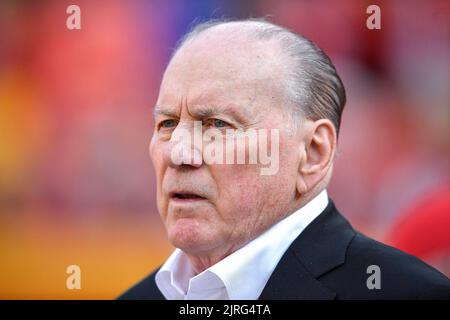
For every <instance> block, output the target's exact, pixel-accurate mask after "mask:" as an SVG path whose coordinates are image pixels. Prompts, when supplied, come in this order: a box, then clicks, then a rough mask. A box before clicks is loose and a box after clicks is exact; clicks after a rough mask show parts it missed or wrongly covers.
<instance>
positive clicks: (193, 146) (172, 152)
mask: <svg viewBox="0 0 450 320" xmlns="http://www.w3.org/2000/svg"><path fill="white" fill-rule="evenodd" d="M200 131H201V127H200ZM166 144H167V145H166V148H165V150H164V155H163V156H164V161H166V163H168V165H169V166H170V167H172V168H179V167H185V166H190V167H192V168H198V167H200V166H201V165H202V163H203V155H202V136H201V132H200V133H199V132H198V126H193V125H181V124H180V125H178V126H177V128H175V130H174V131H173V132H172V136H171V138H170V140H169V141H168V142H167V143H166Z"/></svg>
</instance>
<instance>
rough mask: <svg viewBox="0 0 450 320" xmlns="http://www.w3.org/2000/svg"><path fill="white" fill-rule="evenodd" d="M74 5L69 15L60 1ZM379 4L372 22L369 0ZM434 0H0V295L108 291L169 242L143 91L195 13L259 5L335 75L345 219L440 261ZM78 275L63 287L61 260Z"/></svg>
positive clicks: (439, 11) (445, 82)
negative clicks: (71, 21) (339, 88)
mask: <svg viewBox="0 0 450 320" xmlns="http://www.w3.org/2000/svg"><path fill="white" fill-rule="evenodd" d="M70 4H77V5H78V6H79V7H80V8H81V30H68V29H67V28H66V19H67V17H68V14H67V13H66V8H67V7H68V6H69V5H70ZM371 4H377V5H378V6H380V8H381V30H368V29H367V27H366V19H367V18H368V16H369V15H368V14H367V13H366V8H367V7H368V6H369V5H371ZM449 12H450V11H449V2H448V1H445V0H442V1H425V0H423V1H275V0H273V1H268V0H261V1H256V0H255V1H246V2H243V1H225V0H224V1H217V0H216V1H181V0H180V1H173V0H171V1H162V0H160V1H158V0H155V1H101V0H97V1H78V0H77V1H2V2H1V3H0V298H2V299H5V298H23V299H30V298H39V299H40V298H44V299H47V298H56V299H79V298H88V299H91V298H96V299H110V298H114V297H116V296H117V295H118V294H120V293H121V292H122V291H124V290H125V289H127V288H128V287H129V286H130V285H131V284H133V283H134V282H136V281H138V280H139V279H140V278H142V277H143V276H144V275H146V274H147V273H148V272H150V271H151V270H152V269H153V268H155V267H157V266H158V265H159V264H161V263H162V262H163V261H164V260H165V258H166V257H167V255H168V254H169V253H170V251H171V250H172V248H171V247H170V246H169V245H168V243H167V240H166V236H165V233H164V229H163V225H162V223H161V222H160V221H159V217H158V213H157V210H156V204H155V182H154V175H153V171H152V166H151V162H150V160H149V157H148V143H149V139H150V137H151V134H152V128H153V123H152V110H151V109H152V106H153V104H154V102H155V100H156V97H157V94H158V86H159V82H160V79H161V76H162V73H163V71H164V67H165V65H166V64H167V62H168V60H169V56H170V53H171V52H172V50H173V48H174V47H175V45H176V42H177V41H178V39H179V38H180V37H181V36H182V35H183V34H184V33H185V32H186V31H187V30H189V28H190V26H191V25H192V23H193V21H202V20H206V19H209V18H221V17H230V18H247V17H250V16H253V17H261V16H266V17H268V19H269V20H271V21H273V22H275V23H278V24H281V25H283V26H285V27H288V28H291V29H293V30H294V31H296V32H299V33H301V34H303V35H305V36H307V37H309V38H311V39H312V40H313V41H315V42H316V43H317V44H318V45H319V46H321V47H322V48H323V49H324V50H325V51H326V52H327V53H328V54H329V56H330V57H331V58H332V60H333V61H334V63H335V65H336V67H337V69H338V72H339V73H340V74H341V76H342V78H343V82H344V84H345V86H346V89H347V94H348V104H347V106H346V109H345V111H344V116H343V123H342V128H341V136H340V142H339V155H338V160H337V165H336V167H335V172H334V177H333V179H332V183H331V186H330V187H329V194H330V196H331V197H332V198H333V199H334V201H335V203H336V204H337V206H338V208H339V209H340V210H341V211H342V212H343V213H344V214H345V215H346V216H347V217H348V218H349V219H350V220H351V222H352V223H353V224H354V226H355V227H357V228H359V229H360V230H361V231H362V232H364V233H366V234H367V235H369V236H372V237H374V238H376V239H379V240H381V241H384V242H388V243H390V244H392V245H394V246H397V247H399V248H401V249H404V250H406V251H408V252H410V253H412V254H415V255H417V256H419V257H421V258H422V259H424V260H426V261H427V262H429V263H431V264H433V265H434V266H436V267H437V268H439V269H440V270H441V271H443V272H444V273H446V274H447V275H450V189H449V185H450V184H449V176H450V175H449V155H450V132H449V131H450V130H449V128H450V126H449V124H450V123H449V122H450V108H449V106H450V103H449V102H450V73H449V71H450V63H449V61H450V59H449V58H450V23H449V21H450V14H449ZM71 264H77V265H79V266H80V268H81V272H82V281H81V285H82V288H81V290H68V289H66V278H67V276H68V275H67V274H66V267H67V266H68V265H71Z"/></svg>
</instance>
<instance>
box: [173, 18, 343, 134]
mask: <svg viewBox="0 0 450 320" xmlns="http://www.w3.org/2000/svg"><path fill="white" fill-rule="evenodd" d="M234 23H238V24H240V26H241V27H242V28H240V29H239V32H248V33H249V34H250V35H251V36H253V37H254V38H255V39H256V40H275V41H277V42H278V43H279V44H280V46H281V50H282V51H283V52H284V54H285V55H286V57H287V64H288V65H287V66H286V67H287V71H288V72H287V76H286V80H285V83H284V84H283V85H284V87H285V89H286V94H287V99H288V100H289V101H290V103H291V104H292V105H293V106H294V107H295V108H294V110H295V111H296V113H297V114H300V115H303V116H304V117H306V118H307V119H310V120H318V119H329V120H330V121H331V122H332V123H333V125H334V127H335V128H336V133H337V134H339V127H340V123H341V115H342V111H343V109H344V106H345V103H346V95H345V89H344V85H343V83H342V81H341V79H340V77H339V75H338V74H337V72H336V69H335V67H334V65H333V63H332V62H331V60H330V58H329V57H328V56H327V55H326V54H325V53H324V52H323V51H322V50H321V49H320V48H319V47H317V46H316V45H315V44H314V43H313V42H312V41H311V40H309V39H307V38H305V37H303V36H301V35H298V34H296V33H294V32H292V31H290V30H288V29H286V28H283V27H280V26H278V25H276V24H273V23H271V22H268V21H266V20H264V19H246V20H210V21H206V22H203V23H199V24H197V25H195V26H194V27H193V28H192V30H191V31H190V32H189V33H187V34H186V35H185V36H184V37H183V38H182V39H181V41H180V42H179V44H178V45H177V47H176V50H175V51H174V54H176V52H177V51H178V50H179V49H180V48H181V47H182V46H183V45H184V44H186V43H187V42H189V41H191V40H193V39H194V38H195V37H197V36H198V35H200V34H201V33H203V32H204V31H206V30H208V29H211V28H214V27H216V26H219V25H226V24H234Z"/></svg>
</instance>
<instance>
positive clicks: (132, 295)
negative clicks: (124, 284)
mask: <svg viewBox="0 0 450 320" xmlns="http://www.w3.org/2000/svg"><path fill="white" fill-rule="evenodd" d="M157 272H158V270H155V271H154V272H152V273H151V274H150V275H148V276H146V277H145V278H144V279H142V280H141V281H139V282H138V283H137V284H135V285H134V286H132V287H131V288H130V289H128V290H127V291H126V292H124V293H123V294H121V295H120V296H119V297H118V298H117V299H118V300H165V298H164V296H163V295H162V293H161V291H159V289H158V287H157V286H156V281H155V276H156V273H157Z"/></svg>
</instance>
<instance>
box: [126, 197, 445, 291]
mask: <svg viewBox="0 0 450 320" xmlns="http://www.w3.org/2000/svg"><path fill="white" fill-rule="evenodd" d="M431 236H432V235H431ZM371 265H376V266H378V267H379V268H380V278H379V279H380V284H381V288H380V289H376V288H375V289H369V288H368V286H367V279H368V278H369V277H370V276H371V274H372V272H370V273H369V274H368V273H367V272H368V271H367V268H368V267H369V266H371ZM155 274H156V271H155V272H153V273H152V274H150V275H149V276H147V277H146V278H145V279H143V280H142V281H141V282H139V283H138V284H136V285H135V286H134V287H132V288H131V289H129V290H128V291H127V292H125V293H124V294H123V295H122V296H120V297H119V299H164V297H163V295H162V294H161V292H160V291H159V289H158V288H157V286H156V283H155ZM259 299H324V300H329V299H450V280H449V278H447V277H446V276H445V275H443V274H442V273H440V272H439V271H437V270H436V269H433V268H432V267H430V266H429V265H427V264H425V263H424V262H422V261H421V260H419V259H417V258H415V257H413V256H411V255H409V254H406V253H404V252H402V251H400V250H397V249H395V248H392V247H389V246H387V245H384V244H382V243H380V242H377V241H375V240H372V239H370V238H368V237H366V236H364V235H362V234H361V233H359V232H357V231H355V230H354V229H353V228H352V226H351V225H350V223H349V222H348V221H347V220H346V219H345V218H344V217H343V216H342V215H341V214H340V213H339V212H338V211H337V209H336V208H335V206H334V204H333V202H332V201H331V200H330V203H329V205H328V206H327V208H326V209H325V210H324V211H323V212H322V213H321V214H320V215H319V216H318V217H317V218H316V219H315V220H314V221H313V222H312V223H311V224H310V225H309V226H308V227H307V228H306V229H305V230H304V231H303V232H302V233H301V234H300V235H299V236H298V237H297V239H295V241H294V242H293V243H292V244H291V246H290V247H289V248H288V250H287V251H286V252H285V253H284V255H283V257H282V258H281V260H280V262H279V263H278V265H277V267H276V268H275V270H274V272H273V273H272V275H271V277H270V279H269V281H268V282H267V284H266V286H265V288H264V290H263V292H262V293H261V295H260V297H259Z"/></svg>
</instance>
